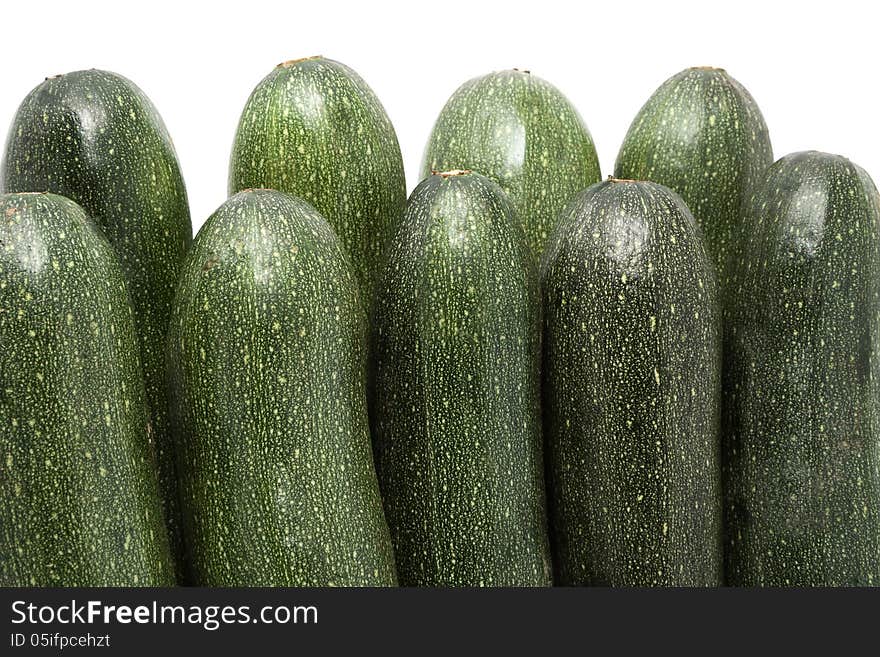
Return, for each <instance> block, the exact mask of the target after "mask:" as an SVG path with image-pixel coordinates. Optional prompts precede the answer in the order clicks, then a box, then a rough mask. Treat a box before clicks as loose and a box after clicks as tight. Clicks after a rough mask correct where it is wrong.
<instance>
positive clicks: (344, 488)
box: [167, 190, 395, 586]
mask: <svg viewBox="0 0 880 657" xmlns="http://www.w3.org/2000/svg"><path fill="white" fill-rule="evenodd" d="M366 339H367V335H366V322H365V317H364V311H363V309H362V307H361V302H360V298H359V296H358V290H357V283H356V279H355V277H354V272H353V271H352V268H351V264H350V262H349V260H348V257H347V255H346V254H345V253H344V251H343V249H342V246H341V244H340V243H339V240H338V239H337V237H336V235H335V234H334V233H333V231H332V229H331V228H330V226H329V225H328V223H327V222H326V220H325V219H324V218H323V217H321V215H319V214H318V213H317V212H316V211H315V210H314V209H313V208H312V207H311V206H310V205H308V204H307V203H305V202H304V201H302V200H300V199H298V198H295V197H293V196H288V195H287V194H282V193H280V192H274V191H268V190H260V191H246V192H241V193H239V194H236V195H235V196H233V197H232V198H230V199H229V200H228V201H227V202H226V203H224V204H223V205H222V206H221V207H220V208H219V209H218V210H217V211H216V212H215V213H214V214H213V215H211V217H210V218H209V219H208V221H207V222H206V223H205V225H204V226H203V227H202V229H201V230H200V231H199V234H198V236H197V237H196V240H195V243H194V245H193V248H192V250H191V252H190V254H189V256H188V257H187V259H186V262H185V264H184V269H183V274H182V277H181V281H180V287H179V289H178V292H177V297H176V299H175V304H174V314H173V316H172V321H171V328H170V331H169V336H168V340H169V342H168V352H167V356H168V369H169V374H170V382H171V386H170V387H171V397H172V418H173V420H174V425H175V436H176V439H177V444H178V447H179V461H178V464H179V471H180V478H181V500H182V507H183V509H184V527H185V536H186V539H187V547H188V553H189V554H190V568H191V571H192V572H191V575H190V576H191V578H192V580H193V581H194V582H195V583H197V584H200V585H207V586H329V585H341V586H362V585H367V586H378V585H391V584H394V583H395V572H394V559H393V556H392V551H391V540H390V537H389V534H388V526H387V525H386V524H385V518H384V516H383V513H382V502H381V499H380V496H379V487H378V483H377V481H376V473H375V470H374V468H373V461H372V454H371V451H370V434H369V426H368V419H367V408H366V387H365V386H366Z"/></svg>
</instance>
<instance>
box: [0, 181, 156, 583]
mask: <svg viewBox="0 0 880 657" xmlns="http://www.w3.org/2000/svg"><path fill="white" fill-rule="evenodd" d="M0 345H2V348H0V586H163V585H170V584H171V583H173V566H172V559H171V553H170V552H169V549H168V539H167V536H166V532H165V526H164V523H163V519H162V508H161V504H160V501H159V491H158V482H157V476H156V469H155V462H154V452H153V448H152V446H151V445H150V440H149V435H148V431H147V423H148V419H149V415H148V412H147V404H146V398H145V393H144V383H143V378H142V376H141V369H140V363H139V362H138V352H137V342H136V337H135V333H134V325H133V320H132V311H131V305H130V303H129V298H128V292H127V290H126V286H125V281H124V279H123V274H122V271H121V270H120V268H119V264H118V262H117V260H116V257H115V255H114V253H113V251H112V249H111V247H110V245H109V244H108V243H107V241H106V240H105V239H104V237H103V236H102V235H101V234H100V231H99V229H98V228H97V227H96V226H95V225H94V224H93V223H92V222H91V220H90V219H88V218H87V217H86V215H85V214H84V212H83V210H82V209H81V208H80V207H79V206H77V205H76V204H75V203H73V202H72V201H69V200H68V199H66V198H62V197H60V196H55V195H53V194H6V195H3V196H0Z"/></svg>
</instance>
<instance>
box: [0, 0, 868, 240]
mask: <svg viewBox="0 0 880 657" xmlns="http://www.w3.org/2000/svg"><path fill="white" fill-rule="evenodd" d="M874 5H876V3H873V2H872V3H868V2H864V3H861V2H859V3H857V2H850V1H843V0H837V1H835V2H828V3H822V4H821V5H819V4H817V5H813V4H811V3H808V2H800V3H777V2H771V1H770V0H765V1H764V2H752V1H750V0H735V1H728V2H725V3H713V2H709V1H704V2H673V1H672V0H667V1H664V2H655V3H649V2H642V1H640V0H626V1H618V2H614V1H613V0H606V1H605V2H602V3H600V4H592V3H589V4H588V3H586V2H576V1H571V2H556V1H551V0H535V1H533V2H514V1H512V0H510V1H508V2H476V1H474V0H433V1H431V2H426V1H422V2H409V3H391V2H381V1H380V0H367V1H364V2H359V3H343V2H333V1H330V0H323V1H322V0H310V2H297V1H291V0H287V1H286V2H262V1H258V0H243V1H240V2H237V3H225V2H213V3H197V4H196V3H194V4H192V5H190V4H185V3H184V2H183V0H178V2H165V1H163V0H150V1H147V2H137V3H123V2H116V3H113V2H86V1H85V0H78V1H73V2H47V1H45V0H44V1H41V2H33V1H31V2H14V3H13V2H6V3H4V6H3V16H2V35H3V36H2V49H0V52H2V54H0V72H2V76H0V80H2V89H3V94H2V96H0V130H2V139H3V141H4V142H5V133H6V128H7V126H8V125H9V122H10V121H11V119H12V116H13V114H14V112H15V109H16V107H17V106H18V103H19V102H20V101H21V99H22V98H23V97H24V96H25V95H26V94H27V93H28V91H30V90H31V89H32V88H33V87H34V86H36V85H37V84H38V83H39V82H41V81H42V80H43V78H45V77H46V76H49V75H54V74H56V73H64V72H68V71H73V70H78V69H82V68H103V69H108V70H112V71H115V72H117V73H121V74H122V75H125V76H126V77H129V78H131V79H132V80H133V81H134V82H135V83H136V84H137V85H138V86H140V87H141V88H142V89H143V90H144V91H145V92H146V93H147V95H148V96H149V97H150V98H151V99H152V100H153V102H154V103H155V104H156V106H157V107H158V109H159V112H160V113H161V114H162V116H163V118H164V120H165V123H166V125H167V126H168V129H169V131H170V132H171V135H172V137H173V139H174V142H175V145H176V147H177V152H178V156H179V157H180V161H181V165H182V167H183V174H184V177H185V180H186V184H187V189H188V191H189V197H190V203H191V207H192V215H193V225H194V227H195V228H196V229H197V228H198V227H199V226H200V225H201V224H202V222H203V221H204V220H205V218H207V216H208V215H209V214H210V213H211V212H212V211H213V210H214V209H215V208H216V207H217V206H218V205H220V204H221V203H222V202H223V200H224V199H225V197H226V174H227V164H228V158H229V149H230V146H231V144H232V138H233V134H234V132H235V128H236V125H237V122H238V116H239V113H240V111H241V109H242V107H243V105H244V102H245V100H246V99H247V97H248V95H249V94H250V92H251V90H252V89H253V87H254V86H255V85H256V84H257V83H258V82H259V81H260V80H261V79H262V78H263V77H264V76H265V75H266V74H267V73H268V72H269V71H270V70H271V69H272V67H273V66H274V65H275V64H277V63H278V62H281V61H283V60H287V59H293V58H298V57H304V56H308V55H317V54H320V55H324V56H326V57H330V58H333V59H337V60H339V61H341V62H344V63H345V64H348V65H349V66H351V67H352V68H354V69H355V70H356V71H358V72H359V73H360V74H361V75H362V76H363V77H364V78H365V79H366V81H367V82H368V83H369V84H370V85H371V86H372V88H373V89H374V91H375V92H376V93H377V94H378V96H379V98H380V99H381V101H382V102H383V104H384V105H385V108H386V110H387V111H388V114H389V115H390V117H391V120H392V122H393V123H394V125H395V127H396V129H397V134H398V137H399V139H400V144H401V148H402V150H403V157H404V162H405V164H406V172H407V186H408V188H409V189H410V190H411V189H412V188H413V187H414V186H415V184H416V183H417V182H418V179H417V177H418V171H419V165H420V161H421V157H422V151H423V148H424V144H425V141H426V140H427V138H428V134H429V133H430V130H431V127H432V125H433V122H434V119H435V118H436V116H437V113H438V112H439V111H440V109H441V108H442V106H443V104H444V102H445V101H446V99H447V98H448V97H449V95H450V94H451V93H452V92H453V91H454V90H455V88H456V87H457V86H458V85H459V84H461V83H462V82H464V81H465V80H467V79H469V78H471V77H474V76H477V75H481V74H484V73H487V72H489V71H492V70H497V69H502V68H513V67H516V68H525V69H530V70H531V71H532V72H533V73H534V74H536V75H539V76H541V77H543V78H545V79H547V80H549V81H550V82H552V83H553V84H555V85H556V86H557V87H559V88H560V89H561V90H562V91H563V93H565V94H566V95H567V96H568V97H569V99H571V101H572V102H573V103H574V104H575V106H576V107H577V108H578V110H579V111H580V113H581V115H582V116H583V117H584V119H585V121H586V123H587V125H588V126H589V128H590V131H591V132H592V134H593V139H594V140H595V142H596V145H597V148H598V150H599V158H600V161H601V164H602V171H603V174H604V175H607V174H608V173H610V172H611V169H612V167H613V166H614V159H615V157H616V154H617V149H618V147H619V145H620V142H621V140H622V139H623V136H624V134H625V133H626V129H627V127H628V126H629V123H630V121H631V120H632V118H633V117H634V116H635V114H636V112H637V111H638V110H639V108H640V107H641V105H642V104H643V103H644V101H645V100H647V98H648V96H650V94H651V93H652V92H653V91H654V89H655V88H656V87H657V86H658V85H659V84H660V83H661V82H663V80H665V79H666V78H668V77H669V76H671V75H673V74H674V73H677V72H678V71H679V70H681V69H683V68H686V67H688V66H701V65H711V66H718V67H722V68H726V69H727V70H728V72H730V74H731V75H733V76H734V77H735V78H737V79H738V80H739V81H740V82H742V83H743V84H744V85H745V86H746V88H748V89H749V90H750V91H751V93H752V95H753V96H754V97H755V99H756V100H757V102H758V104H759V106H760V107H761V110H762V112H763V114H764V118H765V119H766V121H767V124H768V126H769V128H770V136H771V139H772V141H773V146H774V153H775V155H776V157H779V156H781V155H784V154H786V153H789V152H792V151H796V150H804V149H809V148H814V149H818V150H826V151H830V152H834V153H839V154H842V155H846V156H847V157H849V158H850V159H852V160H853V161H855V162H857V163H858V164H861V165H862V166H863V167H865V168H866V169H867V170H868V172H869V173H871V174H872V175H873V177H874V178H875V181H880V127H878V123H880V107H878V102H877V101H878V98H880V72H878V67H880V24H878V14H880V10H877V9H874V8H873V6H874Z"/></svg>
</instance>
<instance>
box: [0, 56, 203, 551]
mask: <svg viewBox="0 0 880 657" xmlns="http://www.w3.org/2000/svg"><path fill="white" fill-rule="evenodd" d="M0 181H2V182H0V184H2V188H3V191H6V192H29V191H32V192H42V191H49V192H54V193H56V194H61V195H62V196H65V197H67V198H70V199H72V200H74V201H76V202H77V203H79V204H80V205H81V206H82V207H83V208H84V209H85V211H86V213H87V214H88V215H89V216H90V217H91V218H92V219H93V220H94V221H95V223H97V224H98V225H99V226H100V228H101V229H102V231H103V232H104V235H105V236H106V237H107V239H109V241H110V244H111V245H112V246H113V248H114V250H115V251H116V253H117V256H118V257H119V260H120V262H121V264H122V270H123V272H124V274H125V278H126V282H127V285H128V290H129V294H130V296H131V300H132V304H133V306H134V318H135V331H136V333H137V335H138V342H139V345H140V354H141V362H142V365H143V371H144V381H145V384H146V391H147V401H148V403H149V405H150V410H151V428H152V432H153V436H154V439H155V444H156V449H157V453H158V463H159V483H160V490H161V492H162V499H163V504H164V513H165V517H166V521H167V522H168V525H169V533H170V538H171V546H172V552H173V553H174V554H175V555H176V557H177V560H178V561H179V560H180V549H181V544H180V537H179V534H180V530H179V509H178V508H177V491H176V483H175V482H176V475H175V472H174V453H173V452H174V450H173V447H172V445H171V444H170V442H169V441H170V438H169V433H168V410H167V406H168V398H167V393H166V389H165V370H164V357H163V353H164V345H165V334H166V330H167V327H168V316H169V313H170V309H171V300H172V298H173V296H174V289H175V286H176V284H177V276H178V274H179V272H180V265H181V262H182V261H183V256H184V254H185V252H186V250H187V249H188V248H189V244H190V242H191V240H192V224H191V222H190V216H189V206H188V204H187V197H186V189H185V188H184V184H183V179H182V177H181V174H180V168H179V166H178V163H177V156H176V154H175V152H174V147H173V145H172V143H171V139H170V138H169V136H168V133H167V131H166V129H165V125H164V124H163V123H162V119H161V118H160V117H159V114H158V113H157V112H156V109H155V108H154V107H153V105H152V103H151V102H150V101H149V99H148V98H147V97H146V96H145V95H144V93H143V92H142V91H141V90H140V89H138V88H137V87H136V86H135V85H134V84H133V83H132V82H131V81H129V80H127V79H126V78H124V77H122V76H120V75H116V74H115V73H109V72H107V71H98V70H88V71H77V72H75V73H68V74H66V75H60V76H56V77H53V78H49V79H47V80H46V81H45V82H43V83H42V84H40V85H39V86H38V87H36V88H35V89H34V90H33V91H32V92H31V93H30V94H28V96H27V97H26V98H25V99H24V101H23V102H22V104H21V106H20V107H19V108H18V112H17V113H16V115H15V118H14V120H13V122H12V126H11V127H10V129H9V136H8V138H7V142H6V154H5V157H4V159H3V164H2V172H0Z"/></svg>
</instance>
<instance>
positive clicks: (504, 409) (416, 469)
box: [371, 174, 550, 586]
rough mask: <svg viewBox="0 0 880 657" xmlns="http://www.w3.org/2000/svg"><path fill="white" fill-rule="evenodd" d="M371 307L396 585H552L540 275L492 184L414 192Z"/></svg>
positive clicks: (441, 184)
mask: <svg viewBox="0 0 880 657" xmlns="http://www.w3.org/2000/svg"><path fill="white" fill-rule="evenodd" d="M376 309H377V316H376V318H375V320H374V322H373V338H372V352H371V353H372V355H371V357H372V367H371V373H372V375H373V377H374V378H373V380H372V381H371V390H372V399H371V401H372V404H371V413H372V426H373V434H374V440H375V451H376V463H377V469H378V472H379V477H380V482H381V483H382V489H383V494H384V501H385V509H386V515H387V517H388V522H389V525H390V527H391V532H392V537H393V539H394V545H395V552H396V557H397V563H398V572H399V575H400V580H401V583H402V584H408V585H428V586H452V585H459V586H461V585H464V586H499V585H513V586H524V585H546V584H549V583H550V557H549V546H548V542H547V527H546V510H545V502H544V486H543V472H542V470H543V468H542V457H541V453H542V447H541V426H540V405H539V378H538V372H539V357H540V355H539V334H540V327H539V324H538V322H539V295H538V284H537V274H536V272H535V271H534V264H533V262H532V260H531V254H530V253H529V251H528V247H527V246H526V244H525V238H524V236H523V234H522V231H521V229H520V228H519V226H517V225H516V224H515V220H514V219H513V215H512V209H511V207H510V204H509V203H508V202H507V201H506V199H505V197H504V195H503V193H502V192H501V190H500V189H499V188H498V186H497V185H495V184H494V183H491V182H490V181H488V180H487V179H486V178H484V177H482V176H479V175H477V174H466V175H462V176H452V177H448V178H446V179H444V178H443V177H441V176H431V177H430V178H429V179H427V180H426V181H424V182H422V183H421V184H420V185H419V186H418V187H417V188H416V190H415V191H414V192H413V194H412V197H411V198H410V202H409V207H408V209H407V213H406V215H405V218H404V220H403V222H402V224H401V227H400V230H399V232H398V234H397V237H396V239H395V240H394V242H393V245H392V246H391V248H390V251H389V257H388V264H387V267H386V270H385V272H384V276H383V278H382V279H381V283H380V287H379V293H378V302H377V306H376Z"/></svg>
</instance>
